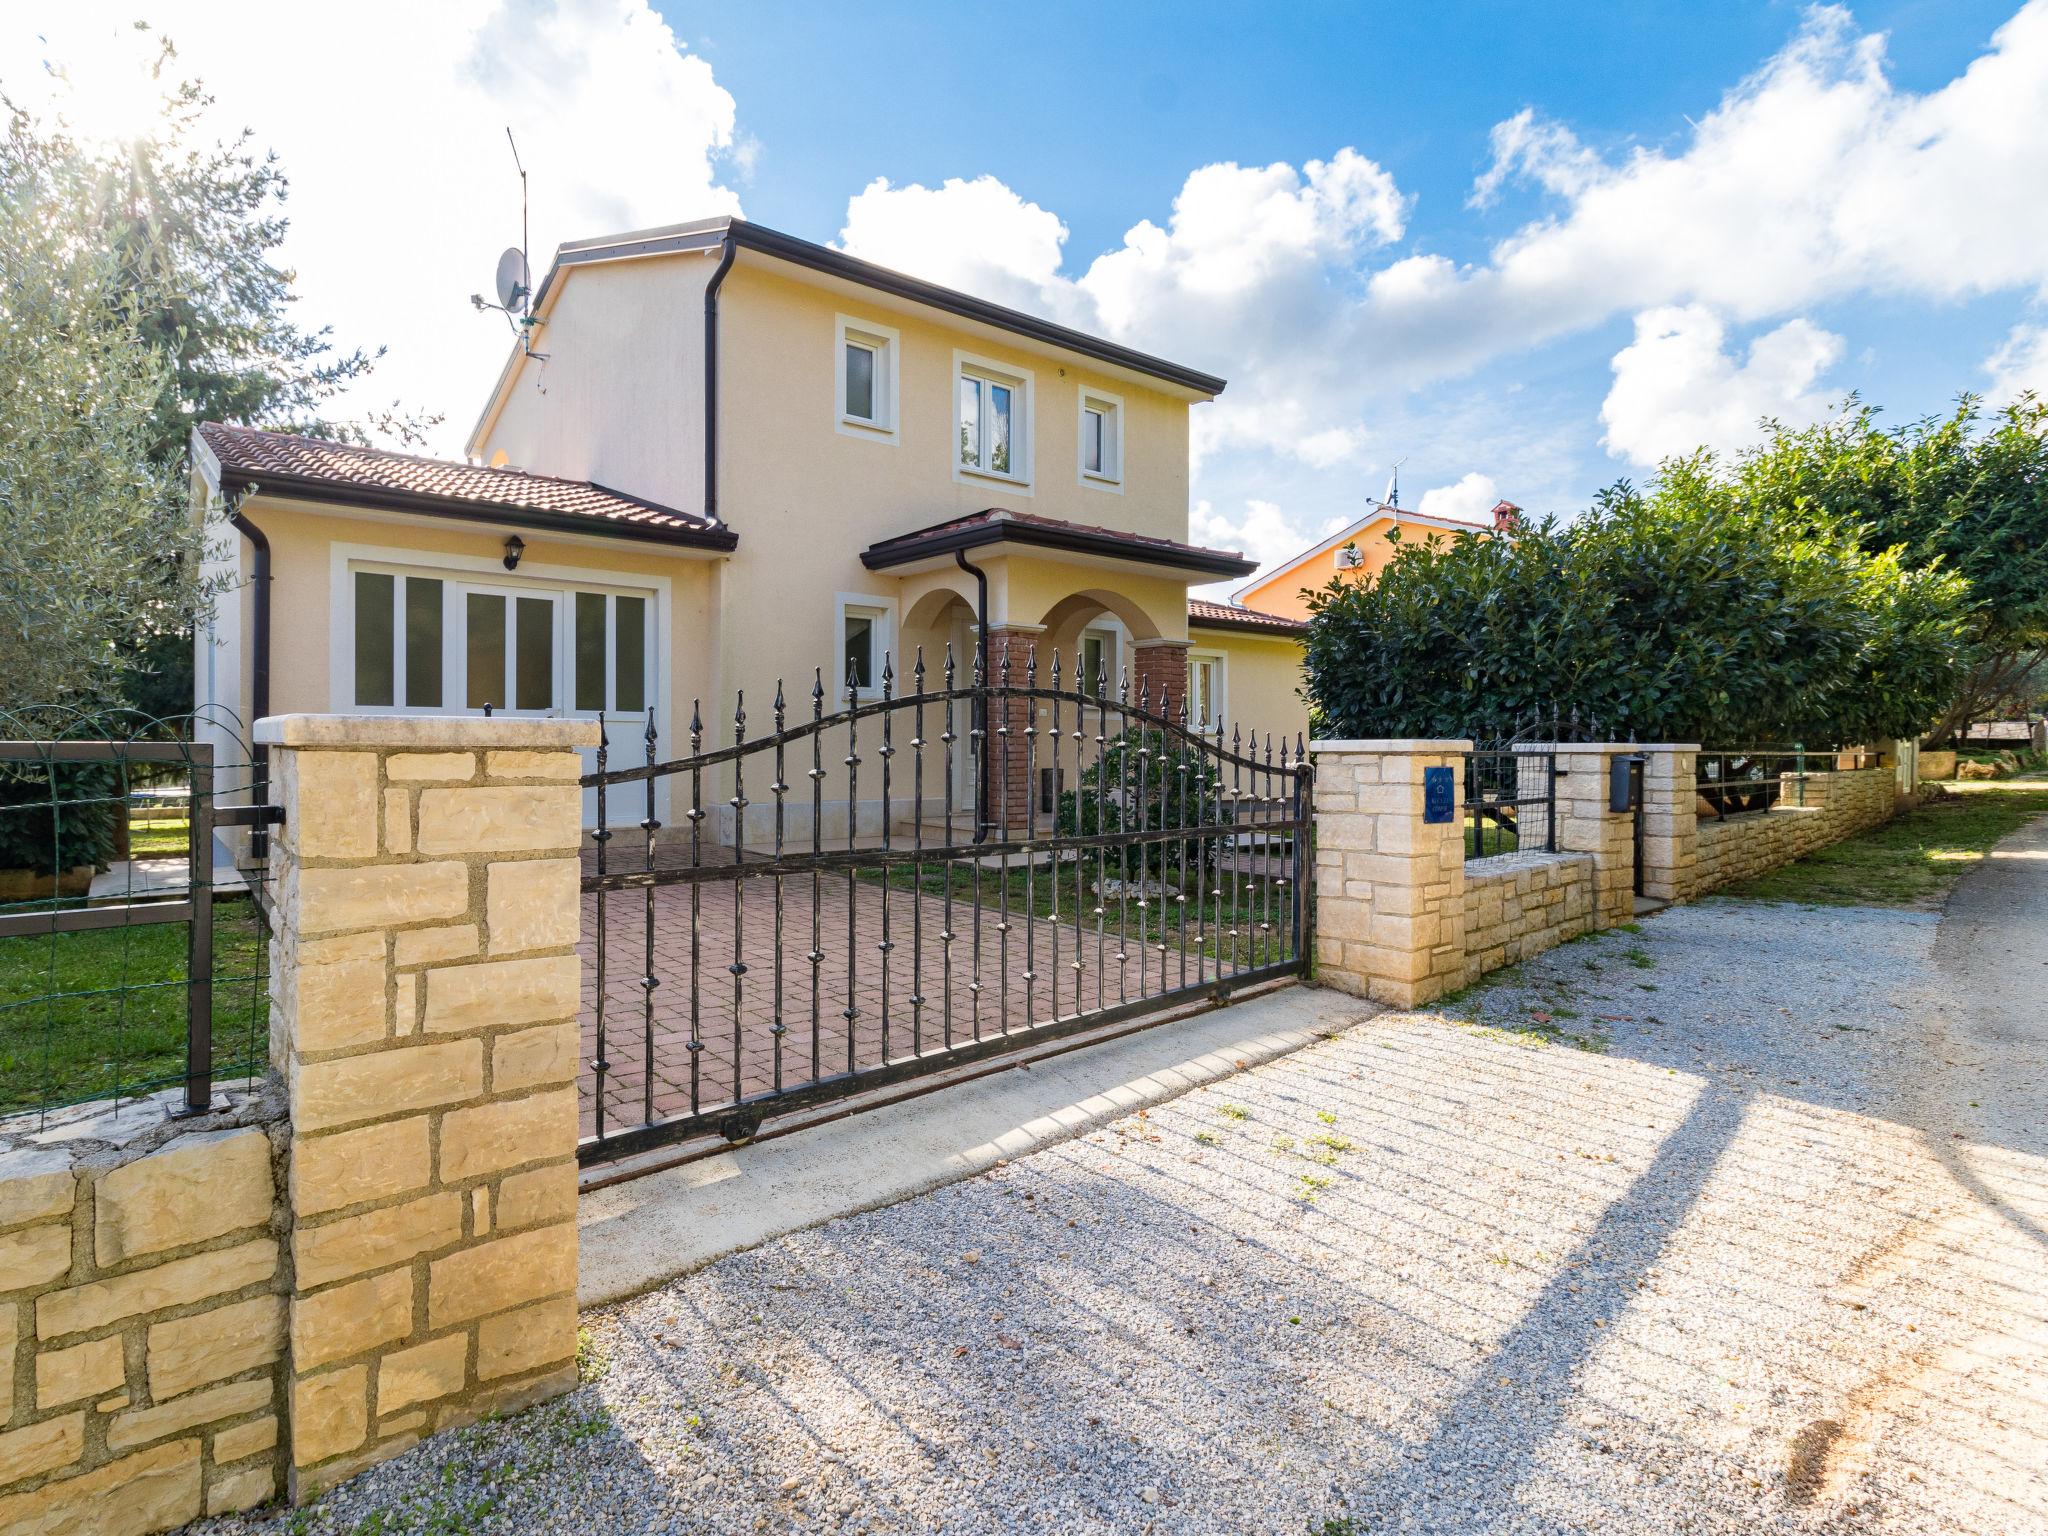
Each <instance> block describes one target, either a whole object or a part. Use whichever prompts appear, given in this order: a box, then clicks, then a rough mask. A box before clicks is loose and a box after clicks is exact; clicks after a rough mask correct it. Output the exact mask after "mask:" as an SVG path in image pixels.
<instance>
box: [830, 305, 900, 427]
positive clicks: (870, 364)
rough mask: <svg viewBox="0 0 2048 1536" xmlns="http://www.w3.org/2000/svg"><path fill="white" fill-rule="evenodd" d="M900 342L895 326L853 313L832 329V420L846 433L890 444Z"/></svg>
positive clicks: (845, 316) (895, 410) (895, 415)
mask: <svg viewBox="0 0 2048 1536" xmlns="http://www.w3.org/2000/svg"><path fill="white" fill-rule="evenodd" d="M901 351H902V341H901V338H900V337H899V336H898V334H897V333H896V331H895V330H893V329H892V328H890V327H889V326H886V325H874V324H871V323H870V322H868V321H866V320H861V319H858V318H856V317H855V316H852V315H840V316H839V317H838V323H837V324H836V325H835V326H834V328H833V342H832V367H833V375H834V383H833V404H834V408H835V410H836V415H835V417H834V420H835V421H836V423H837V425H838V428H839V430H840V431H841V432H844V433H845V434H846V435H847V436H849V437H864V438H868V439H869V440H871V441H878V442H885V443H894V442H895V441H896V422H897V400H898V390H897V374H898V366H897V358H898V356H899V355H900V353H901Z"/></svg>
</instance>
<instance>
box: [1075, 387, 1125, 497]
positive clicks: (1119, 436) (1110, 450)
mask: <svg viewBox="0 0 2048 1536" xmlns="http://www.w3.org/2000/svg"><path fill="white" fill-rule="evenodd" d="M1080 467H1081V483H1082V484H1083V485H1093V486H1097V487H1099V488H1100V489H1102V490H1105V491H1120V490H1122V489H1123V485H1124V402H1123V397H1122V396H1121V395H1110V394H1104V393H1103V392H1102V391H1101V390H1099V389H1084V390H1082V391H1081V423H1080Z"/></svg>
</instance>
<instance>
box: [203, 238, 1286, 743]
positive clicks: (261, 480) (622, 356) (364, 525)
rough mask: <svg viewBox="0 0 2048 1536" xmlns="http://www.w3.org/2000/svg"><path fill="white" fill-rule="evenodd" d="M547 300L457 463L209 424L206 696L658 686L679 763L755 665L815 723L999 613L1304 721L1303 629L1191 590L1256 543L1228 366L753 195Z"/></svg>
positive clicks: (606, 703) (645, 701) (989, 627)
mask: <svg viewBox="0 0 2048 1536" xmlns="http://www.w3.org/2000/svg"><path fill="white" fill-rule="evenodd" d="M533 322H534V323H533V324H532V326H531V327H530V329H531V337H530V340H529V342H528V343H527V344H526V345H523V346H515V347H514V349H513V351H512V353H511V355H510V357H509V358H508V359H507V361H506V364H505V367H504V369H503V371H502V373H501V375H500V376H499V378H498V380H497V383H496V385H495V386H494V388H493V389H492V390H491V392H490V395H489V398H488V399H487V401H486V402H485V405H484V409H483V412H482V414H481V416H480V417H479V419H478V421H477V423H476V425H475V428H474V430H473V431H472V433H471V435H470V438H469V440H468V444H467V447H468V454H469V462H466V463H465V462H447V461H441V460H434V459H425V458H420V457H415V456H412V455H408V454H400V453H390V452H384V451H379V450H373V449H366V448H359V447H354V446H350V445H346V444H339V443H332V442H324V441H317V440H314V439H309V438H303V437H294V436H289V435H285V434H280V433H271V432H262V431H256V430H251V429H248V428H244V427H236V426H223V425H218V424H214V423H208V424H206V425H204V426H202V427H201V428H200V429H199V430H198V431H197V432H196V433H195V434H194V439H193V458H194V466H195V477H194V478H195V494H196V496H197V497H199V498H200V499H201V500H202V501H203V502H207V503H216V504H218V503H226V504H228V505H230V506H231V507H232V508H233V510H234V512H235V521H236V528H237V531H238V533H239V539H238V541H237V542H236V543H235V545H234V546H233V547H232V548H231V549H230V550H228V552H227V555H226V559H227V560H228V562H229V563H230V564H231V566H232V568H233V572H234V574H236V575H238V576H239V577H240V580H239V581H238V582H237V583H235V586H234V590H233V591H231V592H230V593H229V594H228V596H227V597H226V598H225V599H224V600H223V602H222V603H221V605H220V610H219V612H218V614H217V616H216V619H215V622H214V624H213V626H212V629H211V631H210V632H209V633H208V634H206V635H203V636H201V637H200V640H199V656H198V693H199V699H198V702H199V704H200V705H201V706H202V707H207V706H214V705H218V706H224V707H226V708H228V709H231V710H232V711H233V712H234V713H235V714H236V715H237V716H239V717H241V718H242V719H244V720H247V719H250V718H253V717H254V716H257V715H261V714H266V713H285V712H290V711H370V712H386V711H388V712H392V713H422V712H426V713H457V714H460V713H475V712H481V711H482V710H483V709H484V708H485V707H486V706H488V707H490V708H491V709H492V710H494V711H498V712H510V713H515V714H532V715H574V716H586V717H588V716H597V715H599V714H602V715H604V716H606V717H607V718H609V719H619V718H621V717H631V718H632V719H633V720H635V721H636V722H638V721H644V720H645V719H646V718H647V717H648V716H649V715H650V714H651V716H652V720H653V724H654V728H655V731H656V735H657V750H658V751H659V752H660V753H661V755H662V756H664V757H672V756H678V755H681V754H682V753H683V752H684V751H686V750H687V732H688V726H689V722H690V719H691V717H692V714H693V711H696V710H700V709H701V714H702V717H703V720H704V724H705V740H706V742H707V744H708V745H723V744H725V743H727V742H729V741H730V740H731V739H732V734H733V729H734V726H733V719H732V711H733V706H734V700H735V699H736V697H737V696H738V695H739V694H740V693H741V692H742V691H743V692H744V695H745V699H746V706H747V711H748V722H749V723H748V727H747V728H748V731H749V733H750V734H751V733H757V732H759V731H761V730H764V729H767V728H768V727H769V725H770V715H771V708H772V704H771V701H772V700H773V699H774V697H775V695H776V690H777V687H778V685H780V686H781V687H782V689H783V692H784V698H785V703H786V705H787V707H788V709H789V711H790V713H791V717H792V719H794V718H796V717H797V716H798V715H800V714H801V715H807V714H808V713H809V712H810V709H811V694H812V688H813V681H814V679H821V680H822V685H823V687H824V689H825V691H826V694H827V702H826V704H825V708H826V709H828V710H829V709H832V708H835V707H838V705H839V704H841V703H842V702H843V701H844V699H845V698H846V696H847V695H848V692H849V690H850V691H851V693H852V694H853V695H854V696H856V697H866V696H869V695H872V694H874V693H876V692H878V691H879V690H880V689H881V687H882V686H883V683H884V670H885V665H886V667H887V668H888V669H889V670H890V672H891V673H892V674H893V678H894V684H893V685H894V686H895V687H896V688H897V689H899V690H902V689H905V688H907V687H909V686H910V685H911V682H912V678H911V674H912V672H913V669H914V667H915V663H916V658H917V657H918V656H919V655H920V654H921V655H922V658H923V661H924V665H925V670H926V686H927V687H928V688H934V689H935V688H938V687H940V686H941V684H942V674H943V671H944V667H945V662H946V657H947V655H948V653H949V651H950V654H951V656H952V658H953V660H954V665H955V668H956V674H957V676H958V679H959V681H960V682H961V683H962V685H963V686H964V684H965V683H966V681H967V675H968V673H969V670H970V668H971V666H972V663H973V657H974V655H975V651H976V646H977V643H978V642H982V643H985V645H986V654H987V656H988V658H989V664H990V665H991V666H995V665H997V664H999V662H1000V658H1001V657H1002V656H1003V655H1005V654H1007V655H1008V656H1009V657H1010V660H1011V664H1012V666H1013V667H1014V668H1015V669H1016V671H1017V672H1018V674H1019V676H1020V678H1021V673H1022V670H1023V667H1024V665H1025V660H1026V657H1027V656H1035V658H1036V660H1037V664H1038V668H1039V673H1040V680H1041V682H1043V681H1045V680H1047V679H1048V678H1049V675H1050V670H1051V661H1052V657H1053V655H1054V654H1055V653H1057V654H1058V656H1059V657H1060V658H1061V665H1062V669H1063V670H1062V681H1063V683H1064V684H1069V685H1070V684H1071V683H1072V682H1073V680H1074V679H1075V676H1076V669H1077V668H1078V670H1079V674H1080V678H1081V681H1082V684H1083V686H1084V687H1087V688H1089V689H1090V690H1092V689H1093V688H1095V687H1096V686H1097V684H1098V681H1101V682H1102V684H1103V685H1104V686H1106V687H1108V688H1109V689H1111V690H1114V689H1116V688H1117V687H1119V686H1120V685H1121V684H1122V683H1123V682H1124V681H1125V680H1128V684H1129V686H1130V689H1131V692H1132V694H1133V696H1134V697H1135V696H1137V695H1138V694H1139V693H1140V692H1142V693H1143V694H1144V696H1145V697H1146V698H1147V699H1148V700H1149V701H1151V702H1152V703H1154V704H1155V705H1157V704H1158V703H1159V702H1160V701H1161V700H1162V699H1164V700H1165V701H1166V706H1167V708H1168V710H1169V711H1172V712H1174V713H1178V712H1179V711H1180V710H1181V709H1182V708H1186V709H1187V710H1188V713H1189V715H1190V717H1191V719H1192V720H1193V721H1195V722H1198V723H1199V722H1202V721H1203V720H1204V719H1205V718H1206V719H1207V721H1208V722H1209V724H1210V725H1211V726H1212V727H1213V724H1214V721H1215V719H1216V718H1217V717H1218V716H1223V717H1227V719H1228V721H1229V723H1230V726H1231V727H1233V728H1241V729H1243V730H1245V731H1248V732H1256V733H1257V734H1258V735H1259V736H1260V737H1261V738H1262V739H1263V737H1264V736H1265V734H1266V733H1268V732H1271V733H1273V734H1274V735H1276V736H1279V735H1283V734H1284V735H1286V736H1289V737H1291V736H1293V735H1295V734H1297V733H1299V732H1301V731H1303V730H1304V729H1305V728H1306V725H1307V715H1306V709H1305V706H1304V705H1303V703H1302V701H1301V699H1300V697H1299V694H1298V692H1297V689H1298V684H1299V643H1298V639H1297V633H1298V627H1297V626H1296V625H1295V624H1294V623H1293V622H1292V621H1291V620H1290V619H1289V618H1288V617H1286V616H1284V615H1269V614H1260V613H1257V612H1254V611H1251V609H1256V608H1257V607H1259V606H1261V605H1258V604H1253V605H1250V608H1249V609H1248V608H1245V607H1234V606H1229V605H1219V604H1211V603H1204V602H1195V603H1190V601H1189V599H1188V591H1189V589H1190V588H1191V587H1198V586H1207V585H1210V584H1213V583H1215V582H1217V581H1218V580H1227V579H1229V578H1232V577H1242V576H1246V575H1249V574H1250V573H1251V572H1252V570H1253V569H1254V562H1252V561H1251V560H1249V559H1247V558H1245V556H1243V555H1242V554H1240V553H1237V552H1235V551H1228V550H1214V549H1205V548H1201V547H1198V546H1196V545H1193V544H1191V543H1189V542H1188V541H1187V535H1188V526H1189V523H1188V502H1189V495H1188V488H1189V476H1188V433H1189V413H1190V412H1191V411H1192V410H1193V408H1194V407H1196V406H1198V405H1200V404H1202V403H1204V402H1206V401H1208V400H1211V399H1213V398H1215V396H1216V395H1217V394H1219V393H1220V392H1221V391H1222V389H1223V387H1224V381H1223V380H1222V379H1220V378H1216V377H1214V376H1212V375H1209V374H1206V373H1202V372H1200V371H1198V370H1195V369H1191V368H1187V367H1185V366H1182V365H1180V364H1176V363H1172V362H1168V361H1166V360H1164V359H1161V358H1156V357H1151V356H1148V355H1146V354H1144V353H1140V352H1136V351H1133V350H1132V349H1130V348H1127V347H1123V346H1120V345H1118V344H1115V343H1112V342H1107V341H1104V340H1102V339H1100V338H1098V337H1093V336H1088V335H1085V334H1083V333H1081V332H1078V331H1073V330H1070V329H1067V328H1065V327H1062V326H1058V325H1054V324H1052V323H1050V322H1048V321H1045V320H1042V319H1039V318H1037V317H1035V316H1030V315H1025V314H1021V313H1019V312H1017V311H1013V310H1008V309H1004V308H1002V307H1000V306H998V305H994V304H989V303H986V302H985V301H982V300H979V299H975V298H973V297H971V296H969V295H966V294H962V293H958V292H955V291H953V290H950V289H946V288H941V287H938V286H937V285H935V284H930V283H926V282H922V281H920V280H918V279H914V278H910V277H906V276H904V275H903V274H900V273H896V272H892V271H889V270H887V269H885V268H881V267H877V266H874V265H872V264H870V263H867V262H862V261H858V260H856V259H854V258H852V257H849V256H847V255H845V254H844V253H842V252H839V251H835V250H832V249H830V248H829V247H825V246H818V245H812V244H810V243H809V242H806V241H801V240H795V239H792V238H791V237H789V236H787V235H781V234H778V233H776V232H775V231H772V230H767V229H764V228H762V227H761V226H759V225H755V224H750V223H747V222H745V221H743V220H739V219H714V220H703V221H698V222H696V223H691V224H682V225H676V226H673V227H670V228H666V229H658V230H648V231H640V232H636V233H633V234H629V235H623V236H618V237H615V238H612V239H607V240H597V241H586V242H579V243H576V244H572V245H567V246H564V247H562V248H561V250H560V251H559V252H558V253H557V254H556V257H555V260H554V263H553V265H552V266H551V268H550V269H549V271H548V273H547V275H546V277H545V278H544V279H543V280H542V281H541V283H540V285H539V287H538V289H537V291H536V293H535V295H534V299H533ZM960 755H961V756H962V757H963V758H964V757H965V756H967V753H966V752H965V751H963V752H962V753H961V754H960ZM961 772H962V776H963V779H964V778H965V777H967V776H968V775H970V774H971V772H972V766H971V765H964V766H963V767H962V770H961Z"/></svg>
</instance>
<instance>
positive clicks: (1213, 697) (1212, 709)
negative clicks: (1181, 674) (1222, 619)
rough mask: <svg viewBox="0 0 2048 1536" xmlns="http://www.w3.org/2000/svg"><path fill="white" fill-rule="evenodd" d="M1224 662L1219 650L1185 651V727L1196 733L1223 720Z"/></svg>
mask: <svg viewBox="0 0 2048 1536" xmlns="http://www.w3.org/2000/svg"><path fill="white" fill-rule="evenodd" d="M1223 662H1224V657H1223V653H1222V652H1221V651H1189V652H1188V724H1189V725H1190V726H1191V727H1193V728H1194V729H1196V730H1200V729H1201V728H1202V727H1204V726H1208V727H1209V728H1210V729H1212V730H1213V729H1214V728H1215V726H1216V723H1217V722H1218V721H1220V720H1221V719H1222V718H1223V710H1224V707H1225V703H1226V701H1225V699H1224V696H1223V695H1224V676H1223Z"/></svg>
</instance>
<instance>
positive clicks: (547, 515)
mask: <svg viewBox="0 0 2048 1536" xmlns="http://www.w3.org/2000/svg"><path fill="white" fill-rule="evenodd" d="M197 436H198V438H199V440H200V442H201V443H202V444H203V445H204V446H205V448H206V450H207V452H208V453H210V454H212V456H213V458H214V459H215V461H216V462H217V463H218V464H219V466H220V479H221V483H222V488H223V489H227V488H228V486H229V484H230V482H232V484H233V486H234V487H235V488H236V489H240V488H242V487H245V486H252V485H253V486H255V487H257V488H259V489H261V490H263V491H267V492H269V493H271V494H273V495H280V496H296V497H303V498H305V499H307V500H311V501H326V502H339V503H341V504H343V505H346V506H360V507H379V508H385V509H390V510H395V511H407V512H418V513H421V514H423V515H427V516H442V517H461V518H470V519H480V520H484V521H489V522H494V523H503V524H511V525H516V526H520V527H536V528H547V529H550V530H554V531H558V532H576V533H595V534H601V535H609V536H612V537H616V538H630V539H645V540H652V541H655V542H658V543H665V544H682V545H688V546H692V547H695V548H701V549H721V550H724V549H732V548H734V547H735V546H736V545H737V544H738V542H739V540H738V537H737V536H736V535H735V534H734V533H733V531H732V530H731V529H730V528H727V527H725V526H723V525H722V524H718V523H713V522H710V521H709V520H707V519H705V518H703V517H700V516H698V515H697V514H696V513H693V512H679V511H677V510H676V509H675V508H673V507H664V506H661V505H659V504H657V503H655V502H651V501H642V500H641V499H640V498H639V497H637V496H628V495H626V494H624V493H623V492H621V491H614V490H612V489H610V488H609V487H606V486H602V485H598V484H597V483H595V482H594V481H590V480H564V479H561V478H559V477H557V476H554V475H536V474H529V473H528V472H527V471H525V470H523V469H494V468H489V467H487V466H485V465H481V464H465V463H460V462H456V461H452V460H448V459H428V458H421V457H419V456H417V455H415V454H410V453H392V452H390V451H388V450H386V449H382V448H361V447H358V446H356V445H355V444H353V443H335V442H328V441H325V440H324V439H321V438H314V437H300V436H297V435H295V434H293V433H290V432H263V431H259V430H257V429H256V428H254V427H230V426H223V425H222V424H221V423H219V422H214V421H208V422H202V423H201V424H200V426H199V428H198V431H197Z"/></svg>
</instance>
